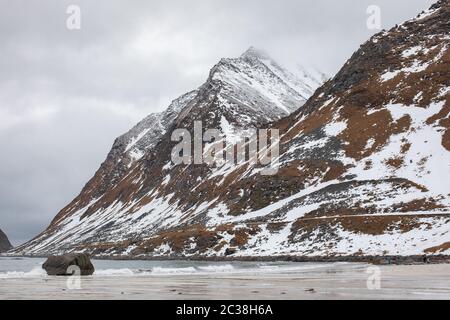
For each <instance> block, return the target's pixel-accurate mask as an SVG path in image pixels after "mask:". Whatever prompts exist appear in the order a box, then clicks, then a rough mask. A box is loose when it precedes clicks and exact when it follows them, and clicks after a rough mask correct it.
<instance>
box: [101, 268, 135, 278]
mask: <svg viewBox="0 0 450 320" xmlns="http://www.w3.org/2000/svg"><path fill="white" fill-rule="evenodd" d="M135 274H136V272H135V271H133V270H131V269H128V268H122V269H103V270H95V272H94V275H95V276H133V275H135Z"/></svg>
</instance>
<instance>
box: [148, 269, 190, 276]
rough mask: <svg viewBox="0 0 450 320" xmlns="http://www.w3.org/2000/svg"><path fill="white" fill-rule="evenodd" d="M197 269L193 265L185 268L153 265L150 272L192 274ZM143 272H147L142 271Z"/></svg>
mask: <svg viewBox="0 0 450 320" xmlns="http://www.w3.org/2000/svg"><path fill="white" fill-rule="evenodd" d="M196 272H197V270H196V269H195V268H194V267H186V268H163V267H153V268H152V270H151V272H150V274H158V275H164V274H192V273H196ZM144 273H145V274H148V273H146V272H144Z"/></svg>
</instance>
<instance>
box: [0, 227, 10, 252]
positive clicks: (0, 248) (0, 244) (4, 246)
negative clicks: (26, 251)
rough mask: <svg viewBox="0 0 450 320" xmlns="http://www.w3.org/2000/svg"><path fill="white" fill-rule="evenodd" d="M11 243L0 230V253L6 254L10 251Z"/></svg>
mask: <svg viewBox="0 0 450 320" xmlns="http://www.w3.org/2000/svg"><path fill="white" fill-rule="evenodd" d="M12 247H13V246H12V245H11V242H9V240H8V237H7V236H6V234H5V233H4V232H3V231H2V230H0V252H6V251H8V250H10V249H12Z"/></svg>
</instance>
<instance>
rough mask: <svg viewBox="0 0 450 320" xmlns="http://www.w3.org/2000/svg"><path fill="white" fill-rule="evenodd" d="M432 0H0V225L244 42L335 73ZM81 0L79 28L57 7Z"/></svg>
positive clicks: (21, 216) (69, 189)
mask: <svg viewBox="0 0 450 320" xmlns="http://www.w3.org/2000/svg"><path fill="white" fill-rule="evenodd" d="M432 2H433V1H427V0H416V1H410V0H398V1H388V0H382V1H381V0H380V1H372V0H370V1H366V0H362V1H354V0H342V1H339V2H337V1H332V0H316V1H314V2H311V1H306V0H302V1H300V0H284V1H269V0H245V1H242V0H230V1H211V0H196V1H194V2H191V1H184V0H172V1H162V0H160V1H144V0H140V1H138V0H136V1H132V2H131V1H128V2H125V1H119V0H96V1H91V0H78V1H77V0H72V1H56V0H40V1H26V0H16V1H7V0H0V52H1V59H0V148H1V150H2V153H1V157H0V228H2V229H3V230H4V231H5V232H6V233H8V234H9V236H10V237H11V238H12V241H13V242H14V243H15V244H18V243H20V242H22V241H25V240H28V239H30V238H31V237H33V236H35V235H36V234H37V233H38V232H40V231H42V229H43V228H44V227H45V226H46V225H47V224H48V223H49V222H50V220H51V219H52V218H53V217H54V216H55V214H56V213H57V212H58V211H59V210H60V209H61V208H62V207H63V206H64V205H65V204H67V203H68V202H69V201H70V200H71V199H72V198H73V197H74V196H75V195H76V194H77V193H78V192H79V191H80V189H81V188H82V186H83V185H84V183H86V182H87V180H88V179H89V177H90V176H92V175H93V173H94V172H95V170H96V169H97V168H98V167H99V165H100V163H101V162H102V161H103V160H104V158H105V156H106V153H107V152H108V150H109V148H110V147H111V145H112V142H113V140H114V138H115V137H116V136H118V135H120V134H121V133H123V132H125V131H127V130H128V129H129V128H130V127H131V126H132V125H133V124H134V123H135V122H137V121H138V120H140V119H141V118H142V117H144V116H145V115H147V114H149V113H151V112H156V111H161V110H162V109H164V108H166V107H167V106H168V104H169V102H170V101H171V100H173V99H175V98H176V97H178V96H179V95H181V94H183V93H185V92H187V91H190V90H192V89H194V88H196V87H198V86H199V85H200V84H201V83H202V82H203V81H204V80H205V79H206V77H207V75H208V72H209V69H210V68H211V67H212V66H213V65H214V64H215V63H217V62H218V60H219V59H220V58H222V57H235V56H238V55H240V54H241V53H242V52H243V51H245V50H246V49H247V48H248V47H249V46H251V45H253V46H256V47H259V48H262V49H265V50H266V51H267V52H269V53H270V54H271V55H272V56H273V57H274V58H275V59H277V60H279V62H280V63H281V64H284V65H287V66H292V65H295V64H297V63H299V64H303V65H306V66H316V67H318V68H320V69H322V70H324V71H325V72H327V73H329V74H333V73H335V72H336V71H337V70H338V69H339V68H340V66H341V65H342V64H343V63H344V62H345V61H346V59H348V57H350V55H351V54H352V52H353V51H355V50H356V49H357V48H358V47H359V45H360V44H361V43H362V42H363V41H365V40H366V39H368V38H369V37H370V35H371V34H373V33H374V32H375V31H374V30H368V29H367V28H366V19H367V15H366V8H367V6H368V5H370V4H377V5H379V6H380V7H381V9H382V22H383V25H384V27H385V28H389V27H391V26H392V25H394V24H395V23H398V22H401V21H403V20H405V19H407V18H410V17H412V16H414V15H415V14H416V13H418V12H419V11H420V10H422V9H425V8H427V7H428V6H429V5H430V4H431V3H432ZM69 4H76V5H79V6H80V8H81V30H77V31H70V30H68V29H67V28H66V19H67V14H66V8H67V6H68V5H69Z"/></svg>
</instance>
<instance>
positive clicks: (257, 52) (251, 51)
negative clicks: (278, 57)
mask: <svg viewBox="0 0 450 320" xmlns="http://www.w3.org/2000/svg"><path fill="white" fill-rule="evenodd" d="M240 58H241V59H245V58H253V59H258V60H259V59H263V60H266V59H271V58H270V56H269V55H268V54H267V52H266V51H264V50H261V49H258V48H255V47H253V46H251V47H250V48H248V49H247V51H245V52H244V53H243V54H241V57H240Z"/></svg>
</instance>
